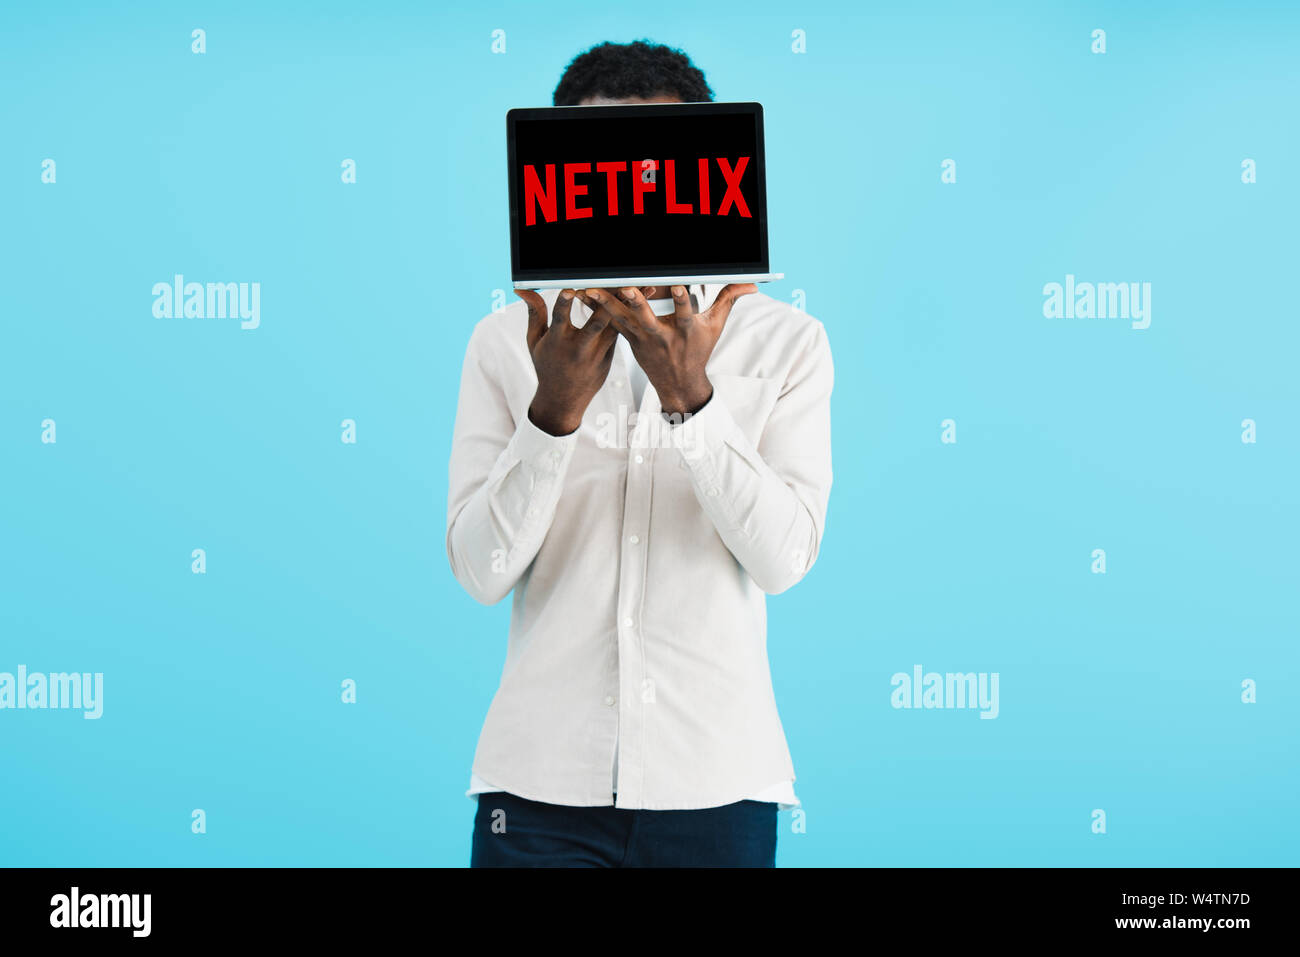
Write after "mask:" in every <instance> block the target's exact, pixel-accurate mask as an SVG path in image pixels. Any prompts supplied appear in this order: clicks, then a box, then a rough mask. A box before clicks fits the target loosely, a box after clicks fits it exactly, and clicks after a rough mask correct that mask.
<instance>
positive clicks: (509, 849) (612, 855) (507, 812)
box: [470, 791, 777, 867]
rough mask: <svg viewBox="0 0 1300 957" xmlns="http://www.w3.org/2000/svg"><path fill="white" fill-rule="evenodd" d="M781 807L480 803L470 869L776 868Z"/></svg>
mask: <svg viewBox="0 0 1300 957" xmlns="http://www.w3.org/2000/svg"><path fill="white" fill-rule="evenodd" d="M776 811H777V807H776V805H775V804H770V803H767V802H764V801H739V802H737V803H736V804H727V805H724V806H723V807H711V808H704V809H702V810H698V811H633V810H628V809H626V808H614V807H569V806H567V805H561V804H543V803H541V802H540V801H528V800H525V799H524V798H521V797H516V796H515V795H513V794H507V793H506V792H504V791H489V792H487V793H485V794H480V795H479V796H478V811H477V812H476V813H475V815H474V849H473V851H472V852H471V854H470V867H775V866H776Z"/></svg>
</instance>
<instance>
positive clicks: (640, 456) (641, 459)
mask: <svg viewBox="0 0 1300 957" xmlns="http://www.w3.org/2000/svg"><path fill="white" fill-rule="evenodd" d="M632 461H634V462H636V464H637V465H640V464H641V463H642V462H644V461H645V456H642V455H638V456H637V457H636V458H635V459H633V460H632Z"/></svg>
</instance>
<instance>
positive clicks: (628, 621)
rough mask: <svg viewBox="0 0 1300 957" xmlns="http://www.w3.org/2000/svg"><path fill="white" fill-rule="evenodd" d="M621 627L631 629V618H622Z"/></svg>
mask: <svg viewBox="0 0 1300 957" xmlns="http://www.w3.org/2000/svg"><path fill="white" fill-rule="evenodd" d="M623 627H624V628H631V627H632V619H631V618H624V619H623Z"/></svg>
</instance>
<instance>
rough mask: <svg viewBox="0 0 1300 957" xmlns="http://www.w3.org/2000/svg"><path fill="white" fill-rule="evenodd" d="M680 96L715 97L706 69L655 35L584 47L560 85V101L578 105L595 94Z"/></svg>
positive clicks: (693, 100)
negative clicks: (652, 41)
mask: <svg viewBox="0 0 1300 957" xmlns="http://www.w3.org/2000/svg"><path fill="white" fill-rule="evenodd" d="M665 94H667V95H670V96H676V97H677V98H678V99H680V100H681V101H682V102H684V103H701V102H708V101H710V100H712V99H713V91H712V90H711V89H709V84H708V81H706V80H705V79H704V73H703V72H702V71H701V70H700V68H699V67H697V66H696V65H695V64H694V63H692V62H691V58H690V57H688V56H687V55H686V54H685V53H683V52H682V51H681V50H674V49H673V48H672V47H666V46H664V45H663V44H660V43H651V42H650V41H649V40H635V41H633V42H632V43H601V44H599V45H597V46H594V47H592V48H591V49H590V50H587V51H586V52H584V53H579V54H578V55H577V56H576V57H574V58H573V61H572V62H571V63H570V64H569V65H568V66H567V67H566V68H565V70H564V75H563V76H562V77H560V82H559V85H558V86H556V87H555V95H554V96H553V97H552V102H553V103H554V105H555V106H577V105H578V104H579V103H581V102H582V101H583V100H585V99H587V98H588V97H593V96H604V97H608V98H610V99H622V98H623V97H629V96H635V97H641V98H643V99H649V98H650V97H652V96H662V95H665Z"/></svg>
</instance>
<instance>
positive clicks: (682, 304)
mask: <svg viewBox="0 0 1300 957" xmlns="http://www.w3.org/2000/svg"><path fill="white" fill-rule="evenodd" d="M672 293H673V316H675V317H676V318H678V319H689V318H690V317H691V316H693V315H695V310H694V309H692V308H691V291H690V290H689V289H687V288H686V287H685V286H673V289H672Z"/></svg>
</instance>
